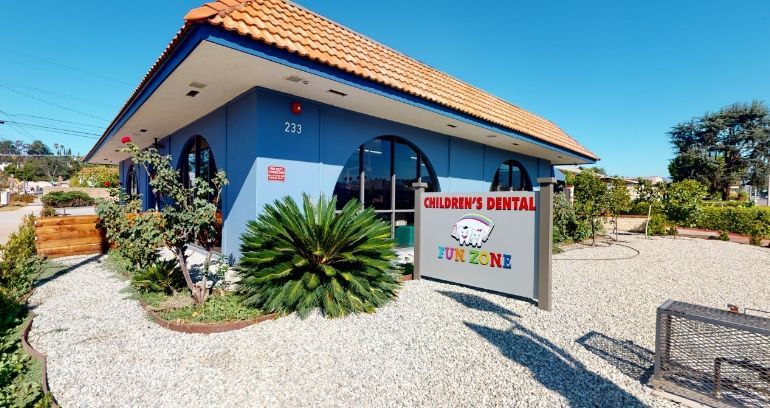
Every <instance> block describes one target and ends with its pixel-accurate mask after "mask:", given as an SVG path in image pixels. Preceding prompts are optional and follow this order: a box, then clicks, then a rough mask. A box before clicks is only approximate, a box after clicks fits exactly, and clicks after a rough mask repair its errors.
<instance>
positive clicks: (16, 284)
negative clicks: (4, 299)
mask: <svg viewBox="0 0 770 408" xmlns="http://www.w3.org/2000/svg"><path fill="white" fill-rule="evenodd" d="M0 258H2V260H0V286H2V288H3V289H4V290H5V291H6V292H7V294H8V295H9V296H11V297H13V298H20V297H21V296H22V295H23V294H24V293H26V292H27V291H29V290H30V289H31V288H32V280H33V279H34V277H35V275H36V274H37V273H38V272H39V271H40V266H41V265H42V260H41V259H40V258H39V257H38V256H37V255H36V251H35V217H34V216H33V215H27V216H25V217H24V218H23V219H22V222H21V225H20V226H19V229H18V230H17V231H16V232H13V233H11V235H10V236H9V237H8V242H7V243H6V244H5V245H3V246H2V247H0Z"/></svg>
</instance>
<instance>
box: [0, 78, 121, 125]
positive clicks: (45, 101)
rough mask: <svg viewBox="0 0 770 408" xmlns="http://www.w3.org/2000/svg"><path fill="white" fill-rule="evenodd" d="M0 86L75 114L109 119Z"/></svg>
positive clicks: (107, 120)
mask: <svg viewBox="0 0 770 408" xmlns="http://www.w3.org/2000/svg"><path fill="white" fill-rule="evenodd" d="M0 88H5V89H7V90H9V91H11V92H16V93H17V94H19V95H24V96H26V97H28V98H32V99H35V100H37V101H40V102H43V103H47V104H49V105H51V106H56V107H57V108H60V109H64V110H68V111H70V112H74V113H77V114H80V115H84V116H88V117H89V118H94V119H99V120H103V121H105V122H109V119H105V118H100V117H99V116H95V115H91V114H90V113H85V112H81V111H79V110H75V109H72V108H69V107H66V106H64V105H59V104H58V103H55V102H51V101H48V100H45V99H43V98H39V97H37V96H34V95H30V94H28V93H26V92H23V91H20V90H18V89H14V88H11V87H9V86H6V85H2V84H0Z"/></svg>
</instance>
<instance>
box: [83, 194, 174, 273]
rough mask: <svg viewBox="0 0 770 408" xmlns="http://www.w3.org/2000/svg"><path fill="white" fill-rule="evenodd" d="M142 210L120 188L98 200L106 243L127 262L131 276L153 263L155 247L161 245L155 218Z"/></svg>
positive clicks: (138, 201)
mask: <svg viewBox="0 0 770 408" xmlns="http://www.w3.org/2000/svg"><path fill="white" fill-rule="evenodd" d="M141 207H142V203H141V200H140V198H139V197H131V196H129V195H128V194H126V193H125V191H123V190H122V189H121V188H120V187H116V188H112V189H110V198H109V199H105V200H99V202H98V203H97V205H96V214H97V215H99V223H100V225H101V227H102V228H104V230H105V235H106V237H107V240H109V241H110V242H112V243H114V244H115V246H116V250H117V251H118V252H119V253H120V255H121V257H122V258H123V259H125V260H127V261H128V262H129V264H130V268H129V269H130V270H131V272H135V271H141V270H143V269H144V268H147V267H148V266H150V265H152V264H153V263H155V262H156V261H157V260H158V247H159V246H161V245H162V244H163V242H162V239H161V232H160V222H161V220H160V218H159V217H158V214H155V213H142V212H141Z"/></svg>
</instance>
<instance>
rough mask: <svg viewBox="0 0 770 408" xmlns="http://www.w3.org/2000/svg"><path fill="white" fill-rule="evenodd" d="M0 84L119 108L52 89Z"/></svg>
mask: <svg viewBox="0 0 770 408" xmlns="http://www.w3.org/2000/svg"><path fill="white" fill-rule="evenodd" d="M0 83H4V84H6V85H8V86H13V87H18V88H24V89H29V90H31V91H35V92H39V93H45V94H49V95H54V96H58V97H61V98H66V99H71V100H73V101H78V102H80V103H87V104H90V105H94V106H100V107H103V108H111V109H115V108H119V107H120V105H115V104H109V103H105V102H99V101H95V100H91V99H88V98H83V97H80V96H74V95H69V94H66V93H63V92H59V91H54V90H52V89H46V88H38V87H34V86H27V85H23V84H19V83H17V82H9V81H4V80H0Z"/></svg>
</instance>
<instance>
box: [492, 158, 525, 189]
mask: <svg viewBox="0 0 770 408" xmlns="http://www.w3.org/2000/svg"><path fill="white" fill-rule="evenodd" d="M503 166H508V181H507V185H508V188H507V189H504V190H503V189H500V168H501V167H503ZM514 168H516V169H517V170H518V171H519V183H520V185H521V188H520V189H518V190H514V189H513V188H512V186H513V170H514ZM489 191H533V190H532V180H530V178H529V173H528V172H527V169H526V168H525V167H524V166H523V165H522V164H521V163H520V162H519V161H518V160H513V159H509V160H505V161H503V162H502V163H500V164H499V165H498V166H497V169H496V170H495V175H494V176H492V183H491V185H490V186H489Z"/></svg>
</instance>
